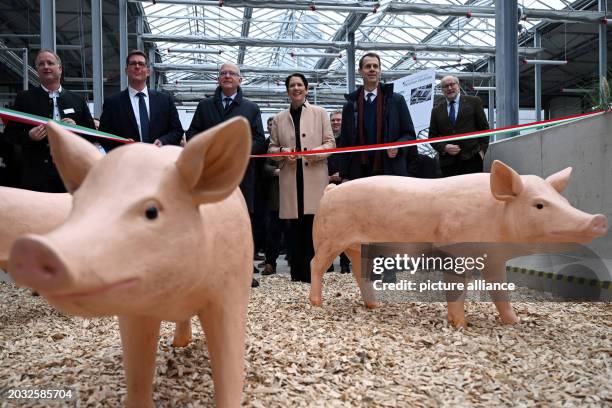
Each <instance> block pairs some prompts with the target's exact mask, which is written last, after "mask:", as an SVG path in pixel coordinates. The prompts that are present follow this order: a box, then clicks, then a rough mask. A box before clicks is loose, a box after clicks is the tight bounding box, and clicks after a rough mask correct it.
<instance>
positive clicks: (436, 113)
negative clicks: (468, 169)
mask: <svg viewBox="0 0 612 408" xmlns="http://www.w3.org/2000/svg"><path fill="white" fill-rule="evenodd" d="M488 128H489V123H488V122H487V117H486V116H485V113H484V109H483V107H482V102H481V100H480V98H478V97H475V96H468V95H461V97H460V99H459V112H458V113H457V117H456V120H455V125H454V126H453V125H451V122H450V119H449V118H448V110H447V106H446V99H445V98H442V101H441V102H440V103H438V105H436V106H435V107H434V109H433V110H432V111H431V120H430V123H429V137H430V138H432V137H438V136H449V135H455V134H456V135H458V134H461V133H469V132H476V131H479V130H486V129H488ZM451 144H456V145H459V147H460V148H461V151H460V152H459V154H457V155H455V156H450V155H448V154H446V153H445V152H444V146H446V145H447V143H446V142H439V143H432V144H431V145H432V147H433V148H434V149H436V150H437V151H438V153H440V166H441V167H444V166H449V165H451V164H454V163H456V162H457V161H460V160H468V159H471V158H472V157H474V155H475V154H478V152H479V151H481V150H482V152H483V154H484V153H486V151H487V147H488V146H489V136H484V137H481V138H477V139H468V140H459V141H454V142H451Z"/></svg>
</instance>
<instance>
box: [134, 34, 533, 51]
mask: <svg viewBox="0 0 612 408" xmlns="http://www.w3.org/2000/svg"><path fill="white" fill-rule="evenodd" d="M142 39H143V41H145V42H175V43H187V44H206V45H228V46H242V45H243V46H252V47H271V48H276V47H286V48H299V47H302V48H329V49H332V48H333V49H335V50H340V49H345V48H347V47H348V42H346V41H307V40H284V39H267V38H242V37H205V36H196V35H161V34H160V35H155V34H143V35H142ZM355 49H358V50H379V51H388V50H401V51H411V52H442V53H444V52H450V53H462V54H486V55H495V47H492V46H473V45H437V44H409V43H380V42H357V43H355ZM541 51H543V49H542V48H533V47H521V48H520V52H521V54H523V55H535V54H537V53H538V52H541Z"/></svg>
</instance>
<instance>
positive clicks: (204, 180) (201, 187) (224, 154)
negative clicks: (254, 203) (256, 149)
mask: <svg viewBox="0 0 612 408" xmlns="http://www.w3.org/2000/svg"><path fill="white" fill-rule="evenodd" d="M250 153H251V128H250V126H249V122H248V121H247V120H246V119H244V118H242V117H236V118H233V119H231V120H228V121H225V122H223V123H221V124H219V125H217V126H215V127H213V128H211V129H209V130H207V131H205V132H202V133H200V134H198V135H196V136H194V137H193V138H192V139H191V140H189V142H188V143H187V144H186V145H185V148H184V149H183V151H182V152H181V154H180V156H179V157H178V159H177V160H176V167H177V168H178V170H179V173H180V174H181V175H182V176H183V178H184V179H185V181H186V182H187V185H188V186H189V188H190V189H191V191H192V193H193V199H194V201H195V202H196V203H199V204H203V203H213V202H216V201H220V200H223V199H224V198H225V197H227V196H229V195H230V194H231V193H232V191H234V189H236V187H237V186H238V184H240V181H241V180H242V177H243V176H244V172H245V170H246V167H247V165H248V163H249V155H250Z"/></svg>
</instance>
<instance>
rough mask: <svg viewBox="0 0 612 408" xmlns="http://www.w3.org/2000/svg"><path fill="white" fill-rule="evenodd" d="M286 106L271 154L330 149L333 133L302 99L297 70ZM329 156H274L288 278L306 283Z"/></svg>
mask: <svg viewBox="0 0 612 408" xmlns="http://www.w3.org/2000/svg"><path fill="white" fill-rule="evenodd" d="M285 87H286V88H287V95H289V98H290V99H291V105H290V107H289V109H287V110H285V111H283V112H281V113H279V114H278V115H276V117H275V118H274V120H273V122H272V129H271V136H270V147H269V148H268V152H269V153H279V152H293V151H307V150H308V151H309V150H321V149H331V148H333V147H335V142H334V135H333V133H332V130H331V124H330V122H329V117H328V116H327V113H326V112H325V109H323V108H319V107H318V106H314V105H310V104H309V103H308V101H306V95H308V81H307V80H306V78H305V77H304V75H302V74H300V73H295V74H291V75H289V76H288V77H287V79H286V80H285ZM327 156H329V155H328V154H320V155H313V156H297V155H296V156H284V157H277V158H275V159H276V160H279V161H280V162H281V163H280V174H279V187H280V208H279V217H280V218H281V219H288V220H289V234H288V235H289V236H288V240H287V246H288V249H289V251H290V255H291V280H293V281H302V282H310V260H311V259H312V257H313V256H314V248H313V246H312V221H313V218H314V213H315V212H316V211H317V208H318V207H319V200H321V197H322V196H323V190H324V189H325V187H326V186H327V184H328V182H329V178H328V174H327Z"/></svg>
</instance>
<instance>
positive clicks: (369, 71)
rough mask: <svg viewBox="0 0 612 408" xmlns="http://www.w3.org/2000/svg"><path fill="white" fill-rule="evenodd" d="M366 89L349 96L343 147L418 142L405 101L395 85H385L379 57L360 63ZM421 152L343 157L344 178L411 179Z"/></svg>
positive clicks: (391, 151)
mask: <svg viewBox="0 0 612 408" xmlns="http://www.w3.org/2000/svg"><path fill="white" fill-rule="evenodd" d="M359 73H360V74H361V77H362V78H363V85H362V86H360V87H359V88H357V89H356V90H355V91H354V92H353V93H351V94H348V95H345V96H344V97H345V99H346V100H347V102H346V103H345V104H344V107H343V109H342V130H341V136H340V146H341V147H349V146H361V145H370V144H380V143H389V142H403V141H408V140H414V139H415V138H416V134H415V132H414V125H413V124H412V118H411V117H410V111H409V110H408V106H407V105H406V100H405V99H404V97H403V96H402V95H400V94H398V93H395V92H393V84H381V83H380V74H381V65H380V57H379V56H378V54H376V53H373V52H368V53H366V54H364V55H363V56H362V57H361V59H360V60H359ZM417 164H418V163H417V148H416V147H415V146H410V147H405V148H402V149H397V148H393V149H387V150H378V151H372V152H358V153H343V154H342V155H341V166H340V177H342V179H358V178H361V177H369V176H375V175H381V174H385V175H393V176H407V175H408V172H409V170H410V171H411V173H415V172H416V166H417Z"/></svg>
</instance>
